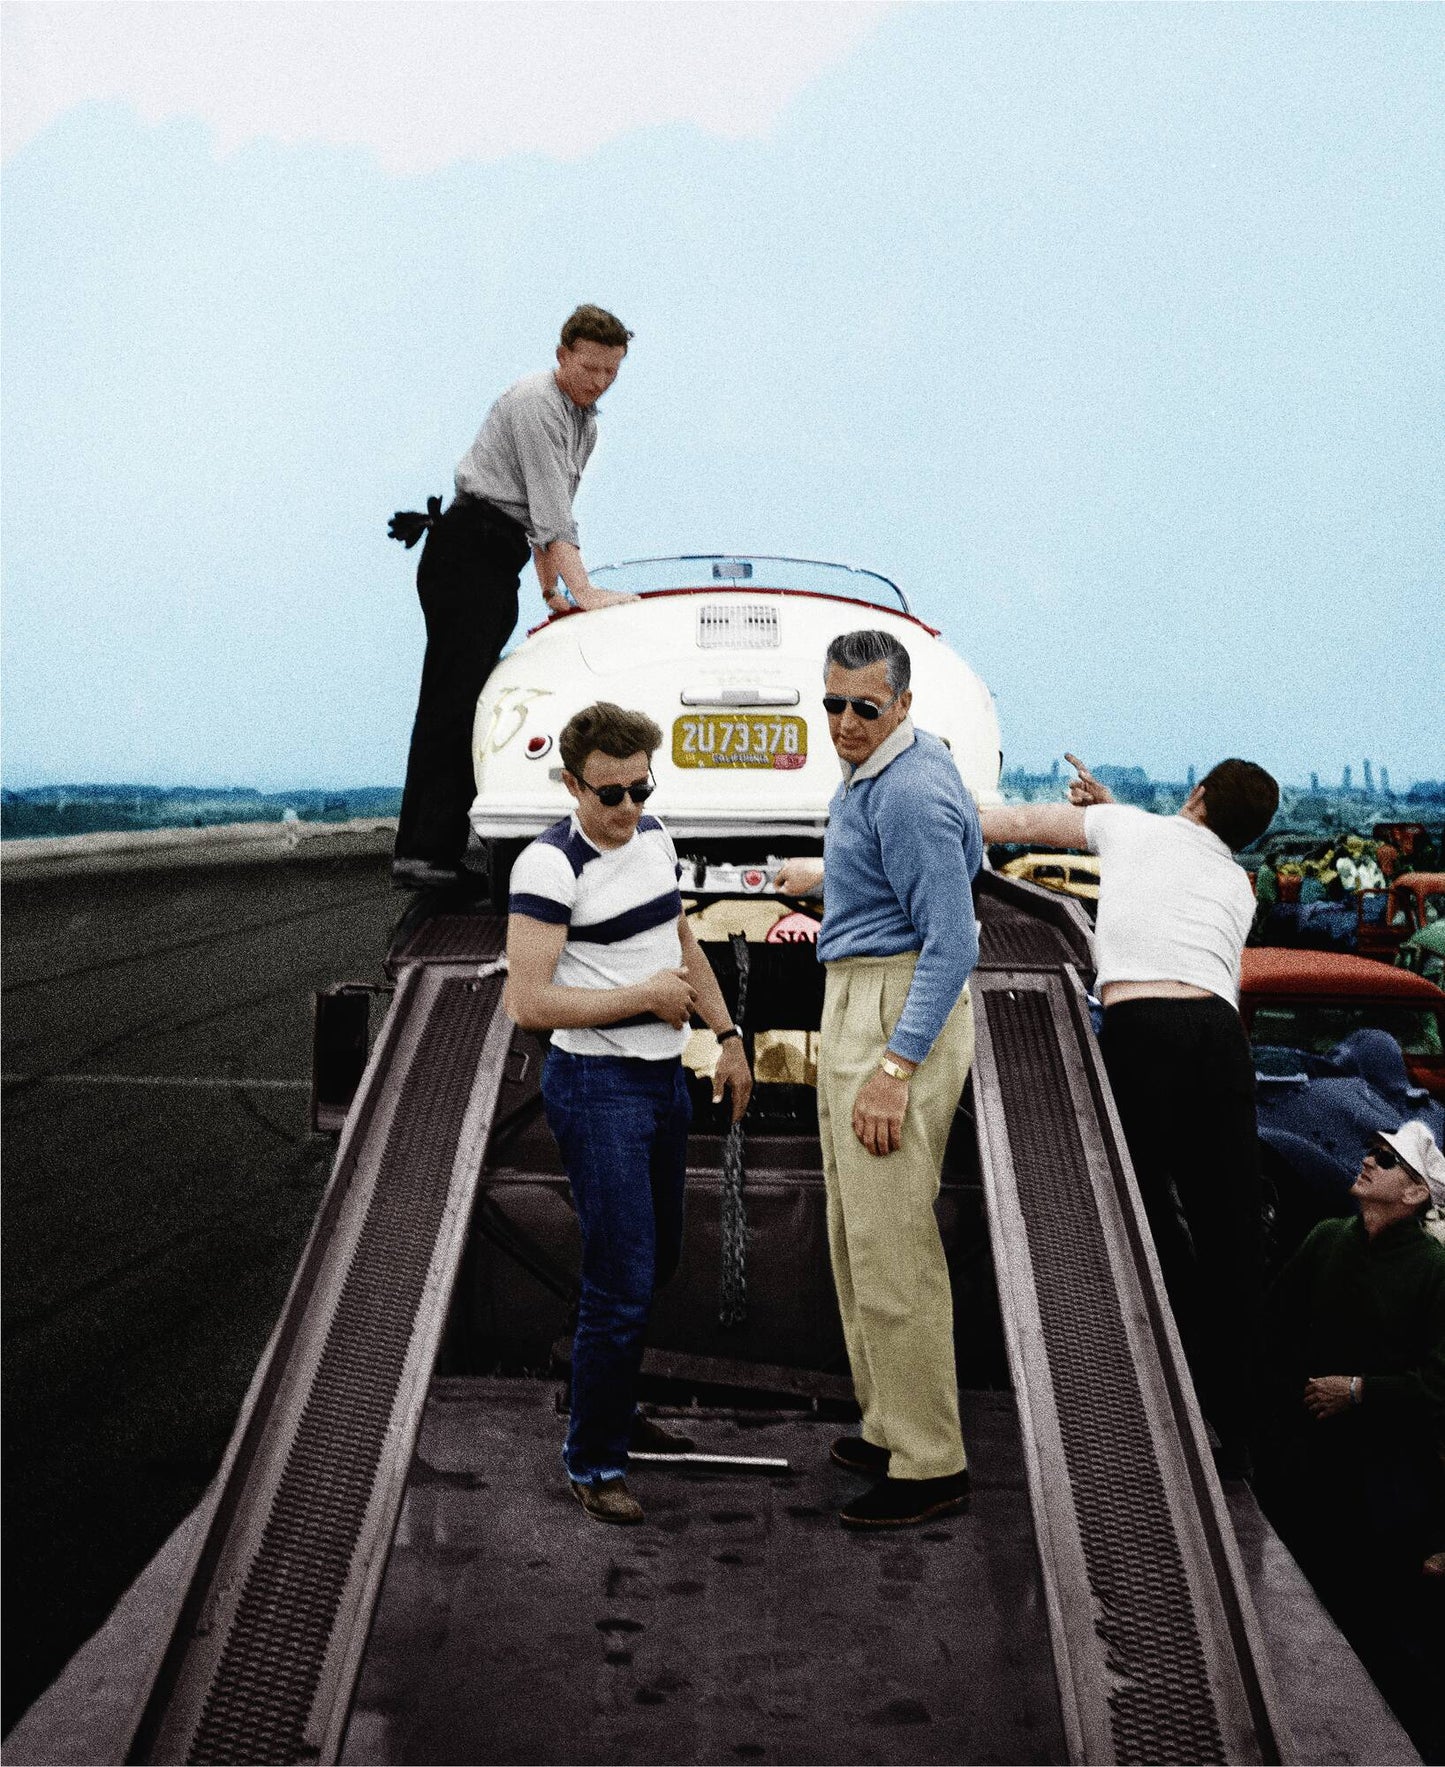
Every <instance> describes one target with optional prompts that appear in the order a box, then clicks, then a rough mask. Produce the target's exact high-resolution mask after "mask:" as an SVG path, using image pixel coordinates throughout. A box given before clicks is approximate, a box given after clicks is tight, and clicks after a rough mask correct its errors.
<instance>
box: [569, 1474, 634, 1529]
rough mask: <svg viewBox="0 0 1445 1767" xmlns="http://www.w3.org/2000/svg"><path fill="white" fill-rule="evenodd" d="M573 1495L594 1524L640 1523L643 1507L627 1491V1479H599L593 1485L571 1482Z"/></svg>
mask: <svg viewBox="0 0 1445 1767" xmlns="http://www.w3.org/2000/svg"><path fill="white" fill-rule="evenodd" d="M570 1483H571V1485H572V1495H573V1496H574V1497H575V1498H576V1499H577V1501H578V1502H579V1503H580V1504H581V1505H582V1507H583V1509H585V1510H586V1511H587V1513H588V1515H590V1516H591V1517H592V1519H593V1521H594V1522H623V1523H630V1522H640V1521H641V1520H642V1505H641V1504H640V1503H639V1502H638V1501H637V1499H636V1498H635V1497H634V1496H633V1495H632V1493H631V1492H630V1491H629V1490H628V1489H627V1480H626V1479H598V1480H597V1481H596V1482H595V1483H594V1484H591V1485H579V1484H578V1483H577V1481H576V1480H575V1479H573V1480H571V1481H570Z"/></svg>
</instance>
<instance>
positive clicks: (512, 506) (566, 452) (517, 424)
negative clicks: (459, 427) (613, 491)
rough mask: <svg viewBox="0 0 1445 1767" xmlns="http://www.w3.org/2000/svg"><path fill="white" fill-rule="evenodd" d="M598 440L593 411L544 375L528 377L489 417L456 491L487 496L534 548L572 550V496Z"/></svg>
mask: <svg viewBox="0 0 1445 1767" xmlns="http://www.w3.org/2000/svg"><path fill="white" fill-rule="evenodd" d="M596 443H597V407H596V406H595V405H586V406H583V405H574V404H573V403H572V401H571V400H570V399H569V398H568V397H567V395H566V393H564V392H563V391H562V389H561V387H559V386H558V385H557V382H556V380H555V378H554V377H553V376H552V375H551V374H550V373H547V374H529V375H528V376H527V378H526V379H525V380H519V381H518V382H517V383H516V385H515V386H510V387H508V388H507V390H506V392H505V393H503V394H502V396H501V398H500V399H498V400H497V402H496V404H495V405H493V407H492V408H491V410H490V411H489V412H488V413H487V418H486V422H485V423H483V425H482V427H481V429H480V430H478V432H477V439H476V441H475V442H473V443H472V445H471V447H470V448H469V449H468V450H467V452H466V453H465V455H463V457H462V461H461V464H460V465H459V466H458V467H457V477H456V485H457V490H458V491H459V492H461V493H462V494H463V495H464V496H468V497H485V498H486V500H487V502H488V503H494V504H495V505H496V506H497V508H498V509H500V510H502V511H503V512H504V513H505V514H507V515H509V516H511V517H512V519H513V520H514V521H518V522H520V523H521V524H522V526H523V527H524V528H525V529H526V530H527V538H528V539H529V540H530V541H531V542H532V544H533V545H534V546H550V545H551V543H552V541H554V540H568V541H570V542H571V543H572V545H574V546H575V545H577V524H576V522H575V521H574V520H573V519H572V499H573V498H574V497H575V496H576V495H577V486H578V485H579V484H580V483H581V480H582V468H583V467H584V466H586V464H587V461H588V459H589V457H590V456H591V453H592V450H593V448H594V447H595V446H596Z"/></svg>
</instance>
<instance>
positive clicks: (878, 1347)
mask: <svg viewBox="0 0 1445 1767" xmlns="http://www.w3.org/2000/svg"><path fill="white" fill-rule="evenodd" d="M910 676H911V665H910V660H909V656H908V652H907V651H906V650H905V649H904V647H903V645H901V644H900V643H899V642H898V640H897V639H896V638H894V637H893V636H892V635H891V634H890V633H887V632H882V631H864V632H848V633H845V634H844V635H843V636H842V637H840V638H835V639H834V640H833V642H832V643H831V644H830V645H829V646H828V654H827V659H826V663H825V667H824V688H825V692H824V696H823V709H824V710H825V711H826V713H827V714H828V732H829V735H830V736H831V737H832V739H833V747H834V748H835V749H836V750H837V753H838V759H839V761H840V762H841V763H842V768H843V782H842V784H841V785H840V786H839V787H838V789H837V791H836V792H835V793H834V795H833V799H832V802H831V803H830V804H829V807H828V830H827V835H826V837H825V841H824V849H823V861H822V863H821V864H819V863H818V862H817V861H816V860H811V859H794V860H790V861H789V862H788V863H787V864H786V865H784V866H783V867H782V868H781V869H780V870H779V872H778V873H777V875H776V876H775V878H774V880H773V881H774V886H775V888H777V889H778V890H780V891H782V892H784V893H787V894H796V895H810V894H813V893H814V892H815V891H816V890H817V889H818V888H819V887H820V886H822V885H824V884H825V881H826V888H825V894H824V912H823V925H822V927H821V929H820V931H819V936H818V957H819V959H820V960H821V961H822V962H823V963H824V964H826V965H827V972H828V975H827V984H826V989H825V993H824V1002H823V1024H822V1036H821V1039H820V1053H819V1059H818V1130H819V1137H820V1140H821V1143H822V1149H823V1175H824V1180H825V1183H826V1186H827V1195H828V1243H829V1251H830V1254H831V1257H832V1264H833V1279H834V1283H835V1285H836V1287H837V1290H838V1305H839V1311H840V1312H841V1314H842V1318H843V1335H844V1339H845V1341H846V1343H847V1347H848V1360H849V1363H850V1365H851V1367H852V1371H853V1390H854V1393H855V1394H856V1396H857V1399H858V1404H859V1407H860V1408H861V1410H862V1413H863V1425H862V1432H861V1434H860V1435H857V1436H841V1437H839V1439H838V1440H837V1441H836V1442H835V1443H834V1444H833V1450H832V1454H833V1459H834V1460H835V1461H837V1462H838V1464H839V1465H840V1466H844V1467H847V1468H848V1469H849V1470H850V1471H852V1472H858V1473H863V1474H866V1475H868V1476H870V1477H871V1478H873V1479H874V1481H875V1482H874V1483H873V1485H872V1486H871V1487H870V1488H869V1489H868V1490H867V1491H865V1492H864V1493H862V1494H861V1495H860V1496H858V1497H856V1498H854V1499H853V1501H851V1502H850V1503H848V1504H846V1505H845V1506H844V1508H843V1509H842V1510H841V1511H840V1513H839V1520H840V1521H841V1522H842V1524H843V1525H844V1527H848V1528H899V1527H909V1526H912V1525H915V1524H916V1523H919V1522H922V1521H926V1520H928V1519H929V1518H930V1517H932V1516H937V1515H944V1514H947V1513H949V1512H950V1511H953V1510H959V1509H962V1508H963V1507H964V1506H965V1505H966V1503H967V1502H968V1496H969V1489H968V1487H969V1475H968V1471H967V1457H966V1455H965V1453H964V1447H963V1435H962V1432H961V1430H960V1427H959V1418H958V1377H957V1371H956V1368H955V1365H954V1356H953V1293H952V1289H951V1287H950V1284H949V1278H948V1264H947V1261H946V1259H945V1257H944V1251H943V1242H942V1240H941V1238H940V1237H939V1231H938V1221H937V1219H936V1217H935V1215H934V1212H933V1205H934V1201H935V1200H936V1198H937V1196H938V1186H939V1175H940V1173H941V1170H942V1166H943V1150H944V1146H945V1144H946V1142H947V1140H948V1132H949V1129H950V1128H951V1127H952V1124H953V1116H954V1112H955V1110H956V1109H957V1107H958V1101H959V1098H960V1096H961V1095H962V1092H963V1087H964V1082H965V1081H966V1080H967V1078H968V1070H969V1068H970V1066H971V1065H972V1062H973V1007H972V1003H971V1001H970V999H969V993H968V978H969V975H970V973H971V971H972V969H973V966H974V964H975V962H976V961H977V959H978V938H977V930H976V923H975V920H974V911H973V889H972V884H973V879H974V877H975V876H976V875H977V873H978V868H979V865H980V863H981V861H982V857H983V843H982V840H981V838H980V835H979V825H978V812H977V810H976V809H975V807H974V803H973V799H972V798H971V797H970V796H969V794H968V791H967V789H966V787H965V786H964V783H963V781H962V779H961V778H960V777H959V773H958V769H957V767H956V766H955V765H954V762H953V757H952V756H951V755H950V754H949V752H948V750H947V749H946V748H945V747H944V745H943V744H942V743H941V742H940V741H939V740H938V738H937V737H935V736H930V735H928V734H927V733H926V732H924V731H921V730H915V729H914V727H913V723H912V721H911V719H910V717H909V711H910V708H911V706H912V704H913V694H912V692H911V690H910V688H909V680H910Z"/></svg>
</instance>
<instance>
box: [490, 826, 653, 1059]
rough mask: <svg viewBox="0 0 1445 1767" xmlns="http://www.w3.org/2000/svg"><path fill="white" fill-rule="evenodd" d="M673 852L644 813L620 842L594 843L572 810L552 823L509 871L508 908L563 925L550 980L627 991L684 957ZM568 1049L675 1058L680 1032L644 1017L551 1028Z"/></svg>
mask: <svg viewBox="0 0 1445 1767" xmlns="http://www.w3.org/2000/svg"><path fill="white" fill-rule="evenodd" d="M677 879H678V866H677V851H676V849H675V848H674V846H673V844H672V838H671V836H670V835H669V834H668V832H667V830H666V829H665V828H664V827H663V826H662V824H661V823H660V822H659V821H658V820H657V818H656V817H655V816H644V817H643V818H642V819H641V821H639V823H638V824H637V832H636V834H634V835H633V837H632V839H631V840H630V841H628V843H627V845H626V846H625V847H613V848H611V849H610V850H609V851H606V852H604V851H603V850H602V849H601V848H600V847H594V846H593V844H592V842H591V841H589V840H588V838H587V836H586V835H585V834H583V832H582V830H581V829H580V828H579V827H578V825H577V818H576V816H575V815H572V816H568V817H567V818H566V819H565V820H564V821H562V822H554V823H553V825H552V826H551V828H549V829H547V830H546V832H545V833H543V834H539V835H538V836H537V838H536V840H534V841H533V842H532V844H531V845H530V846H529V847H527V848H525V849H524V851H523V852H522V855H521V857H520V858H519V859H518V860H517V862H516V864H515V865H514V866H513V867H512V883H511V898H510V900H509V902H508V904H507V906H508V908H509V910H510V911H511V913H513V914H525V915H528V916H530V918H531V919H533V920H542V921H545V922H546V923H547V924H548V925H549V926H565V927H566V928H567V943H566V944H565V945H564V946H563V947H562V955H561V956H560V957H559V958H558V959H557V969H556V973H555V974H554V976H553V978H552V979H553V981H554V982H555V983H556V984H557V986H558V987H559V988H627V987H631V986H633V985H634V984H636V983H637V982H645V981H646V980H647V978H648V977H649V976H651V975H656V973H657V971H658V970H660V969H676V968H677V967H678V966H679V965H680V964H681V962H682V942H681V940H680V939H679V938H678V936H677V921H678V916H679V915H680V914H681V913H682V896H681V895H680V894H679V892H678V887H677ZM552 1041H553V1043H555V1044H556V1046H557V1047H558V1048H559V1049H565V1050H566V1051H567V1052H568V1053H569V1054H570V1055H629V1056H640V1057H641V1058H642V1059H643V1060H644V1061H663V1060H665V1059H667V1058H668V1057H670V1056H676V1055H681V1053H682V1048H683V1045H684V1044H685V1043H686V1042H687V1029H686V1027H685V1026H684V1028H683V1029H682V1030H680V1031H675V1030H674V1029H673V1028H672V1026H671V1025H668V1024H664V1023H663V1022H662V1020H661V1019H657V1018H654V1017H652V1015H651V1014H646V1015H642V1016H639V1017H638V1018H635V1019H626V1020H623V1021H621V1022H619V1023H618V1024H615V1025H599V1026H597V1027H596V1028H594V1029H589V1030H572V1029H564V1030H559V1031H553V1033H552Z"/></svg>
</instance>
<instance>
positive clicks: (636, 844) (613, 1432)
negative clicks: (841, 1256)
mask: <svg viewBox="0 0 1445 1767" xmlns="http://www.w3.org/2000/svg"><path fill="white" fill-rule="evenodd" d="M661 741H662V732H661V731H660V730H659V729H658V728H657V726H656V724H654V723H653V722H652V720H651V719H650V718H648V717H646V716H645V715H644V714H643V713H641V712H630V711H624V710H623V708H622V707H621V706H614V705H608V704H606V703H605V702H603V703H599V704H597V705H593V706H587V707H586V708H585V709H584V710H582V711H580V712H578V713H577V714H576V716H575V717H573V718H572V719H571V720H570V721H569V722H568V724H567V725H566V727H565V729H564V730H563V731H562V734H561V737H560V738H559V740H558V748H559V749H560V751H561V755H562V765H563V769H564V771H563V774H562V783H563V784H564V785H565V786H566V787H567V790H568V791H569V792H570V793H571V794H572V797H573V799H574V800H575V802H576V808H575V809H574V810H573V812H572V814H571V815H570V816H568V817H565V818H564V819H563V820H562V821H561V822H558V823H556V824H554V825H553V827H551V828H549V829H547V830H546V831H545V833H543V834H541V835H539V836H538V837H537V839H536V840H534V841H533V842H532V844H531V845H530V846H529V847H527V848H526V849H525V851H524V852H523V853H522V854H521V856H520V857H519V858H518V860H517V862H516V864H515V865H514V866H513V868H512V879H511V898H510V902H509V909H510V918H509V920H508V924H507V966H508V978H507V995H506V1004H507V1010H508V1011H509V1012H510V1013H511V1015H512V1017H513V1018H514V1019H515V1020H516V1022H517V1023H518V1024H519V1025H521V1026H522V1027H523V1028H524V1029H526V1030H531V1031H541V1030H547V1031H551V1033H552V1039H551V1048H550V1050H549V1051H548V1055H547V1061H546V1065H545V1067H544V1068H543V1070H542V1102H543V1105H544V1107H545V1109H546V1112H547V1121H548V1123H549V1124H550V1125H551V1128H552V1133H553V1134H554V1135H555V1136H556V1138H557V1145H558V1147H559V1148H560V1149H561V1152H562V1160H563V1163H564V1165H565V1166H566V1168H567V1177H568V1180H569V1182H570V1183H571V1186H572V1195H573V1198H574V1200H575V1202H576V1205H577V1219H578V1222H579V1224H580V1226H581V1229H582V1284H581V1296H580V1300H579V1303H578V1312H577V1333H576V1337H575V1339H574V1341H573V1346H572V1416H571V1425H570V1427H569V1429H568V1432H567V1444H566V1447H565V1448H564V1450H563V1454H562V1459H563V1463H564V1465H565V1466H566V1468H567V1476H568V1478H569V1479H570V1480H571V1482H572V1491H573V1495H574V1496H575V1497H576V1498H577V1500H578V1502H579V1503H580V1504H581V1505H582V1507H583V1508H584V1509H585V1510H586V1511H587V1513H588V1515H590V1516H592V1517H593V1518H594V1519H595V1520H597V1521H603V1522H640V1521H641V1520H642V1509H641V1506H640V1505H639V1504H638V1503H637V1501H636V1499H635V1498H634V1497H632V1495H631V1494H630V1493H629V1491H628V1489H627V1482H626V1473H627V1452H628V1448H629V1446H631V1447H635V1448H649V1449H652V1450H654V1451H660V1452H662V1453H681V1452H684V1451H686V1450H687V1449H688V1448H690V1447H691V1446H692V1444H691V1443H690V1442H689V1441H688V1440H687V1439H686V1437H682V1436H677V1435H674V1434H672V1433H671V1432H669V1431H666V1430H664V1429H662V1428H661V1426H660V1425H658V1424H656V1423H653V1422H652V1421H651V1420H650V1419H646V1418H642V1417H640V1416H639V1415H638V1413H637V1404H636V1390H637V1377H638V1372H639V1370H640V1368H641V1365H642V1346H643V1338H644V1336H645V1334H646V1331H647V1321H648V1316H649V1314H650V1312H651V1309H652V1298H653V1295H654V1294H655V1293H656V1291H657V1290H658V1289H659V1288H660V1287H661V1286H662V1285H663V1283H665V1282H666V1281H667V1280H668V1278H669V1277H670V1276H671V1275H672V1274H673V1273H674V1271H675V1270H676V1269H677V1265H678V1261H679V1259H680V1257H681V1253H682V1215H683V1183H684V1179H685V1177H686V1173H687V1129H688V1120H689V1117H690V1115H691V1105H690V1102H689V1099H688V1091H687V1081H686V1077H685V1076H684V1073H683V1068H682V1060H681V1057H682V1050H683V1045H684V1044H685V1043H686V1042H687V1036H688V1030H687V1027H688V1021H689V1019H690V1018H691V1017H692V1015H693V1013H694V1012H696V1013H697V1014H698V1015H699V1016H700V1017H701V1018H702V1019H703V1020H704V1022H705V1023H706V1024H707V1025H708V1026H709V1028H710V1029H711V1030H712V1031H713V1033H714V1034H715V1035H716V1036H717V1038H718V1041H719V1054H718V1064H717V1070H716V1073H715V1075H714V1079H713V1096H714V1099H715V1100H717V1099H721V1097H722V1094H723V1090H724V1088H726V1089H727V1090H728V1091H729V1093H730V1095H731V1102H732V1115H733V1121H734V1122H736V1121H737V1120H738V1119H739V1118H740V1117H741V1116H742V1114H743V1112H744V1110H746V1108H747V1103H748V1097H749V1094H750V1093H751V1091H752V1074H751V1072H750V1071H749V1068H748V1061H747V1056H746V1054H745V1053H744V1051H743V1045H742V1037H741V1033H740V1032H739V1031H738V1029H737V1027H736V1026H735V1025H734V1024H733V1023H732V1021H731V1019H730V1017H729V1015H728V1010H727V1006H726V1004H725V1002H724V1000H723V996H722V990H721V989H720V988H719V987H718V984H717V978H716V976H714V974H713V972H712V966H711V965H710V964H709V963H708V960H707V957H706V955H705V954H704V952H703V950H702V947H701V946H700V945H699V944H698V942H697V937H696V935H695V934H694V932H693V930H692V927H691V925H690V924H689V922H688V918H687V915H686V914H685V913H684V912H683V907H682V897H681V895H680V894H679V891H678V887H677V885H678V875H679V872H678V863H677V853H676V850H675V849H674V847H673V844H672V841H671V840H670V839H669V838H668V835H667V831H666V830H665V829H664V828H663V826H662V824H661V823H660V822H659V821H658V820H657V818H656V817H655V816H644V815H643V813H642V806H643V804H644V803H645V802H646V800H647V799H648V798H649V797H650V796H651V795H652V791H653V783H652V756H653V754H654V753H655V752H656V750H657V747H658V745H659V743H660V742H661Z"/></svg>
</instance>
